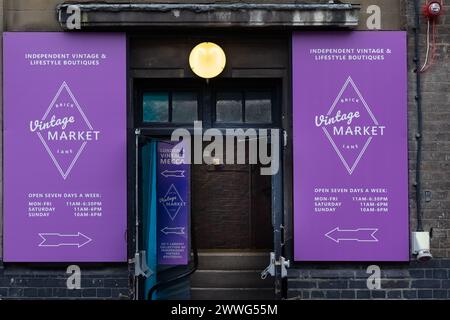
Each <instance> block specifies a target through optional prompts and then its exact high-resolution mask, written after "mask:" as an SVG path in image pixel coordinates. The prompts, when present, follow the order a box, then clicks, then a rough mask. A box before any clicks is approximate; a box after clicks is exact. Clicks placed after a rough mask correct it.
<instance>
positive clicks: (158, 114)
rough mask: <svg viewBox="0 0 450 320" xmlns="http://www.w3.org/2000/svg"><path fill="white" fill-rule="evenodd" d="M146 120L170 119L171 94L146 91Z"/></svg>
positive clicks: (160, 120) (164, 120)
mask: <svg viewBox="0 0 450 320" xmlns="http://www.w3.org/2000/svg"><path fill="white" fill-rule="evenodd" d="M143 108H144V112H143V114H144V122H167V121H169V94H168V93H167V92H147V93H144V103H143Z"/></svg>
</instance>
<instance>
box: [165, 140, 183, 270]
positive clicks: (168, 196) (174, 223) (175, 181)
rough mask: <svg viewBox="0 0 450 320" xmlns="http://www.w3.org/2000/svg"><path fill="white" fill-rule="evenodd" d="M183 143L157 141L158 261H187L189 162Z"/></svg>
mask: <svg viewBox="0 0 450 320" xmlns="http://www.w3.org/2000/svg"><path fill="white" fill-rule="evenodd" d="M188 154H189V153H188V152H186V148H184V147H183V144H182V143H181V144H174V143H169V142H167V143H166V142H159V143H158V170H157V171H158V177H157V194H158V196H157V198H158V218H157V220H158V263H159V264H162V265H186V264H188V252H189V243H188V230H189V229H188V226H189V210H190V166H189V164H187V163H186V162H187V161H186V157H187V156H188Z"/></svg>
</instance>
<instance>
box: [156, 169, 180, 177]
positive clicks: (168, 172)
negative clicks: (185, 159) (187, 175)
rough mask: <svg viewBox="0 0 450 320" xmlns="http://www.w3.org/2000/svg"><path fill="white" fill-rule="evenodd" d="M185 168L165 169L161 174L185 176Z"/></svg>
mask: <svg viewBox="0 0 450 320" xmlns="http://www.w3.org/2000/svg"><path fill="white" fill-rule="evenodd" d="M184 172H185V170H173V171H171V170H164V171H163V172H161V174H162V175H163V176H164V177H165V178H168V177H174V178H184Z"/></svg>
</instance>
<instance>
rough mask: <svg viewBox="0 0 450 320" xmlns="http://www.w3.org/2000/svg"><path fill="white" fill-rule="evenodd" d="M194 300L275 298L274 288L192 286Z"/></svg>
mask: <svg viewBox="0 0 450 320" xmlns="http://www.w3.org/2000/svg"><path fill="white" fill-rule="evenodd" d="M191 299H192V300H274V299H275V293H274V289H273V288H270V289H260V288H258V289H249V288H241V289H239V288H234V289H229V288H192V289H191Z"/></svg>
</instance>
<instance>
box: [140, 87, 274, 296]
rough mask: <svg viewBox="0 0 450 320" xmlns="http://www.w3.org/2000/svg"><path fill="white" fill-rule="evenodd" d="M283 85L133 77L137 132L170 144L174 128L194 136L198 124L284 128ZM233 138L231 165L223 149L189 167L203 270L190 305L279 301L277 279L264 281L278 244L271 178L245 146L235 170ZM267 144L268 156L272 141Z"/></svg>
mask: <svg viewBox="0 0 450 320" xmlns="http://www.w3.org/2000/svg"><path fill="white" fill-rule="evenodd" d="M279 83H280V81H279V80H277V79H216V80H214V81H210V82H209V83H206V82H204V81H199V80H198V79H195V80H194V79H179V80H170V81H169V80H164V79H160V80H147V79H140V80H138V79H136V80H135V84H136V88H137V90H136V93H137V94H136V96H135V97H136V98H135V99H136V100H135V104H136V105H137V106H139V108H137V110H135V118H136V119H137V123H136V126H137V127H139V128H141V133H143V134H145V135H148V136H150V137H153V138H154V137H159V139H168V138H169V139H170V135H171V133H172V131H173V130H174V129H177V128H185V129H188V130H192V128H193V126H194V121H201V122H202V127H203V132H205V130H208V129H210V128H214V129H217V130H219V131H220V132H222V133H224V134H226V131H227V130H228V129H233V130H235V129H241V130H243V131H246V130H248V129H255V131H256V132H258V130H259V129H273V128H279V126H280V119H279V118H280V114H281V112H280V110H279V109H280V94H279V92H280V88H279V87H280V86H279ZM162 137H164V138H162ZM234 139H235V147H234V148H235V149H234V154H235V162H234V163H223V159H226V158H227V154H226V148H223V153H224V154H223V155H222V157H221V159H222V161H219V162H217V163H214V164H192V165H191V169H190V170H191V175H190V177H191V180H190V183H191V193H190V215H191V224H192V227H191V230H192V232H191V233H190V237H191V240H192V239H193V238H194V237H195V239H196V241H195V242H193V241H190V244H191V246H190V249H192V252H196V251H198V257H199V259H198V262H199V263H198V270H197V271H196V272H195V273H194V274H193V275H192V276H191V278H190V289H191V298H193V299H197V298H198V299H202V298H207V297H210V298H211V299H213V298H217V299H233V298H238V297H239V298H247V299H249V298H259V299H264V298H268V299H271V298H273V297H274V284H273V278H268V279H266V280H261V278H260V272H261V271H262V270H263V269H264V268H265V267H266V266H267V264H268V263H269V253H270V251H272V248H273V246H274V232H273V227H272V177H271V176H266V175H261V173H260V172H261V164H259V163H254V162H252V163H251V164H250V161H249V151H250V143H249V141H248V140H247V141H246V142H245V143H244V144H245V157H246V161H245V162H244V163H243V164H237V161H236V160H237V158H236V154H237V148H238V143H237V140H238V139H237V138H236V137H235V138H234ZM251 139H253V138H251ZM256 139H257V140H258V143H257V145H258V146H260V142H259V139H258V138H256ZM224 140H225V139H224ZM264 143H265V144H267V150H270V141H265V142H264ZM208 144H209V142H207V143H205V144H204V147H205V146H206V145H208ZM191 150H194V148H191ZM203 150H204V149H203ZM252 151H253V152H255V151H254V150H253V149H252ZM215 156H216V155H213V154H211V155H210V157H215ZM268 156H269V155H268ZM257 158H258V157H257ZM194 243H195V244H196V245H194ZM156 251H158V250H157V249H156ZM192 259H193V256H192V258H191V262H192ZM159 269H160V268H159ZM159 269H158V270H159ZM173 270H178V269H174V268H171V269H170V271H171V272H172V271H173ZM180 270H181V269H180ZM164 272H166V273H167V271H166V270H165V271H164ZM159 278H161V277H159Z"/></svg>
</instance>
